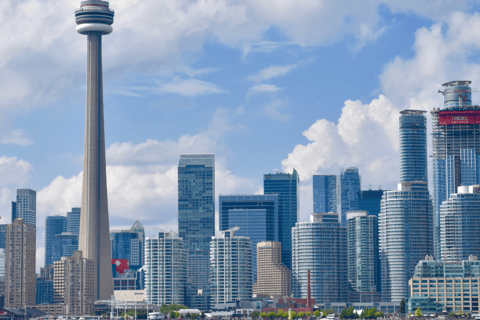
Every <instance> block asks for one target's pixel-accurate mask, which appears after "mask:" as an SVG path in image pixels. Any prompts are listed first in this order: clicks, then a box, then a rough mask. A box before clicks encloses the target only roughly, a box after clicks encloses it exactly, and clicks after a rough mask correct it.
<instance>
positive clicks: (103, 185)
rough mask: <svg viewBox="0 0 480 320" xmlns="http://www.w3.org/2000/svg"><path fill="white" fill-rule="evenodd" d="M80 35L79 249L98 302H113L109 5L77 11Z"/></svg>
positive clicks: (90, 2) (86, 5) (92, 4)
mask: <svg viewBox="0 0 480 320" xmlns="http://www.w3.org/2000/svg"><path fill="white" fill-rule="evenodd" d="M75 20H76V22H77V24H78V26H77V32H78V33H80V34H84V35H86V36H87V44H88V46H87V103H86V116H85V153H84V159H83V187H82V211H81V217H80V235H79V243H78V249H79V250H80V251H82V252H83V257H84V258H87V259H90V260H92V261H94V265H95V270H94V297H95V300H110V299H111V295H113V277H112V265H111V252H110V250H111V249H110V233H109V223H108V201H107V174H106V164H105V129H104V121H103V84H102V35H105V34H109V33H111V32H112V30H113V29H112V26H111V24H112V23H113V10H111V9H109V7H108V2H107V1H101V0H87V1H81V2H80V8H78V9H76V10H75Z"/></svg>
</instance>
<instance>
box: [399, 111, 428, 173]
mask: <svg viewBox="0 0 480 320" xmlns="http://www.w3.org/2000/svg"><path fill="white" fill-rule="evenodd" d="M425 113H426V111H421V110H410V109H408V110H403V111H400V119H399V122H400V126H399V128H400V182H407V181H423V182H428V168H427V118H426V117H425V115H424V114H425Z"/></svg>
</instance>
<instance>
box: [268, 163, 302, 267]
mask: <svg viewBox="0 0 480 320" xmlns="http://www.w3.org/2000/svg"><path fill="white" fill-rule="evenodd" d="M299 183H300V178H299V176H298V173H297V170H295V169H293V173H281V172H277V173H275V174H271V173H269V174H265V175H263V190H264V193H265V194H278V241H280V242H281V243H282V262H283V263H284V264H285V266H287V268H289V269H290V268H291V267H292V228H293V227H294V226H295V223H297V222H298V220H299V216H300V197H299V191H300V187H299Z"/></svg>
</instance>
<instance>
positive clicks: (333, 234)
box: [292, 213, 348, 303]
mask: <svg viewBox="0 0 480 320" xmlns="http://www.w3.org/2000/svg"><path fill="white" fill-rule="evenodd" d="M292 237H293V239H292V240H293V259H292V264H293V266H292V283H293V284H292V291H293V296H294V297H296V298H307V284H308V281H307V273H308V270H310V282H311V296H312V298H313V299H315V301H316V302H317V303H326V302H346V301H347V299H348V294H347V287H348V272H347V230H346V227H343V226H341V225H340V223H339V222H338V214H336V213H328V214H327V213H324V214H322V213H314V214H312V215H311V216H310V221H309V222H298V223H297V224H296V225H295V227H294V228H293V229H292Z"/></svg>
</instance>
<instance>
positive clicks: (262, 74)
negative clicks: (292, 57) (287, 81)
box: [247, 64, 297, 82]
mask: <svg viewBox="0 0 480 320" xmlns="http://www.w3.org/2000/svg"><path fill="white" fill-rule="evenodd" d="M296 68H297V64H290V65H286V66H270V67H268V68H265V69H262V70H260V71H259V72H258V73H257V74H255V75H253V76H249V77H248V78H247V79H248V80H252V81H255V82H261V81H265V80H270V79H271V78H275V77H280V76H284V75H286V74H287V73H289V72H290V71H292V70H294V69H296Z"/></svg>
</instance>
